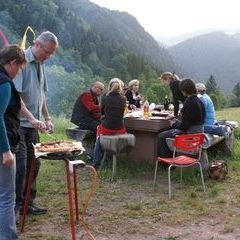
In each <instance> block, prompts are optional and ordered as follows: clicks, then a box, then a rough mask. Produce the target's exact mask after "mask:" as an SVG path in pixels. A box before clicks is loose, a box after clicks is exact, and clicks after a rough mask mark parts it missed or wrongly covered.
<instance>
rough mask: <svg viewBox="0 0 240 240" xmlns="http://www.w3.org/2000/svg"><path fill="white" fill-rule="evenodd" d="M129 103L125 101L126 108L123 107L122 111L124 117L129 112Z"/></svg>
mask: <svg viewBox="0 0 240 240" xmlns="http://www.w3.org/2000/svg"><path fill="white" fill-rule="evenodd" d="M128 107H129V101H126V106H125V109H124V115H126V114H127V113H128V112H129V108H128Z"/></svg>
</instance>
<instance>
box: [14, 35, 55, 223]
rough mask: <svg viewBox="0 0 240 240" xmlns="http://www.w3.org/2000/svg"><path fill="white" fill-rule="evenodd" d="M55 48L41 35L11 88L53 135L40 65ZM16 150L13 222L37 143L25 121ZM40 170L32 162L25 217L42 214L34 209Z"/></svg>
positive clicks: (51, 38)
mask: <svg viewBox="0 0 240 240" xmlns="http://www.w3.org/2000/svg"><path fill="white" fill-rule="evenodd" d="M57 48H58V39H57V37H56V36H55V35H54V34H53V33H51V32H49V31H46V32H43V33H41V34H40V35H39V36H38V37H37V39H36V40H35V42H34V44H33V45H32V46H31V47H30V48H28V49H27V50H26V51H25V54H26V58H27V60H28V62H29V64H28V65H27V66H26V68H24V69H23V70H22V72H21V74H19V75H18V76H17V78H16V79H15V86H16V89H17V91H18V92H19V93H20V97H21V99H22V100H23V102H24V103H25V105H26V107H27V109H28V110H29V111H30V112H31V113H32V114H33V116H34V117H35V118H37V119H41V117H42V116H43V118H44V119H45V125H46V129H51V130H52V131H53V124H52V122H51V117H50V116H49V113H48V109H47V105H46V97H45V92H46V91H47V79H46V74H45V68H44V61H45V60H47V59H48V58H50V56H51V55H52V54H54V53H55V51H56V50H57ZM19 133H20V138H21V139H20V148H19V151H18V153H17V154H16V163H17V164H16V220H17V218H18V217H19V210H20V208H21V206H22V205H23V203H24V200H25V192H26V186H27V179H28V176H29V171H30V164H31V160H32V159H33V146H32V144H36V143H37V142H39V136H38V131H37V129H35V128H34V126H33V125H32V124H31V123H30V122H29V121H28V120H27V119H26V118H21V119H20V130H19ZM39 167H40V161H39V160H38V159H37V160H36V167H35V169H34V180H33V183H32V186H31V194H30V203H29V207H28V213H32V214H35V215H38V214H45V213H46V212H47V210H46V209H42V208H39V207H37V206H36V205H34V202H33V201H34V199H35V197H36V192H37V190H36V178H37V175H38V171H39Z"/></svg>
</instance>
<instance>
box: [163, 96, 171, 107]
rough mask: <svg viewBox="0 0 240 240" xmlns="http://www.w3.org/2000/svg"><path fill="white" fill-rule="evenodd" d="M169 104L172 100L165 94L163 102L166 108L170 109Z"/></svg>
mask: <svg viewBox="0 0 240 240" xmlns="http://www.w3.org/2000/svg"><path fill="white" fill-rule="evenodd" d="M169 104H170V101H169V99H168V96H165V99H164V102H163V107H164V110H169Z"/></svg>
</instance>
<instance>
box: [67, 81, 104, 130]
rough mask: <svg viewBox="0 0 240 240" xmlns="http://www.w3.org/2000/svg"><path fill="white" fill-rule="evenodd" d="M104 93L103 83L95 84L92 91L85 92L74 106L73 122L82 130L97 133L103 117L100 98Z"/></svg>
mask: <svg viewBox="0 0 240 240" xmlns="http://www.w3.org/2000/svg"><path fill="white" fill-rule="evenodd" d="M103 91H104V85H103V83H102V82H95V83H94V84H93V85H92V87H91V89H90V90H87V91H85V92H83V93H82V94H81V95H80V96H79V97H78V99H77V101H76V102H75V104H74V108H73V112H72V118H71V122H72V123H74V124H76V125H77V126H78V127H79V128H80V129H83V130H91V131H92V132H94V133H96V132H97V126H98V125H99V124H100V117H101V112H100V106H99V102H98V97H99V96H100V95H102V93H103Z"/></svg>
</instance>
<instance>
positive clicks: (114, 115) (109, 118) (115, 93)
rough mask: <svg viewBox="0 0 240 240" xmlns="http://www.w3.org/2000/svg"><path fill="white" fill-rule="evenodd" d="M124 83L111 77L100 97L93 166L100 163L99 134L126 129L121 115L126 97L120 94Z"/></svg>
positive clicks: (124, 130) (117, 132)
mask: <svg viewBox="0 0 240 240" xmlns="http://www.w3.org/2000/svg"><path fill="white" fill-rule="evenodd" d="M123 87H124V83H123V81H122V80H120V79H118V78H113V79H112V80H111V81H110V82H109V86H108V92H107V94H106V96H104V97H103V98H102V102H101V113H102V120H101V124H100V125H98V128H97V139H96V143H95V148H94V157H93V166H95V168H97V167H98V166H99V165H100V160H101V159H100V158H101V146H100V139H99V137H100V135H112V134H124V133H126V129H125V127H124V122H123V116H124V109H125V106H126V99H125V97H124V96H122V91H123Z"/></svg>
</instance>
